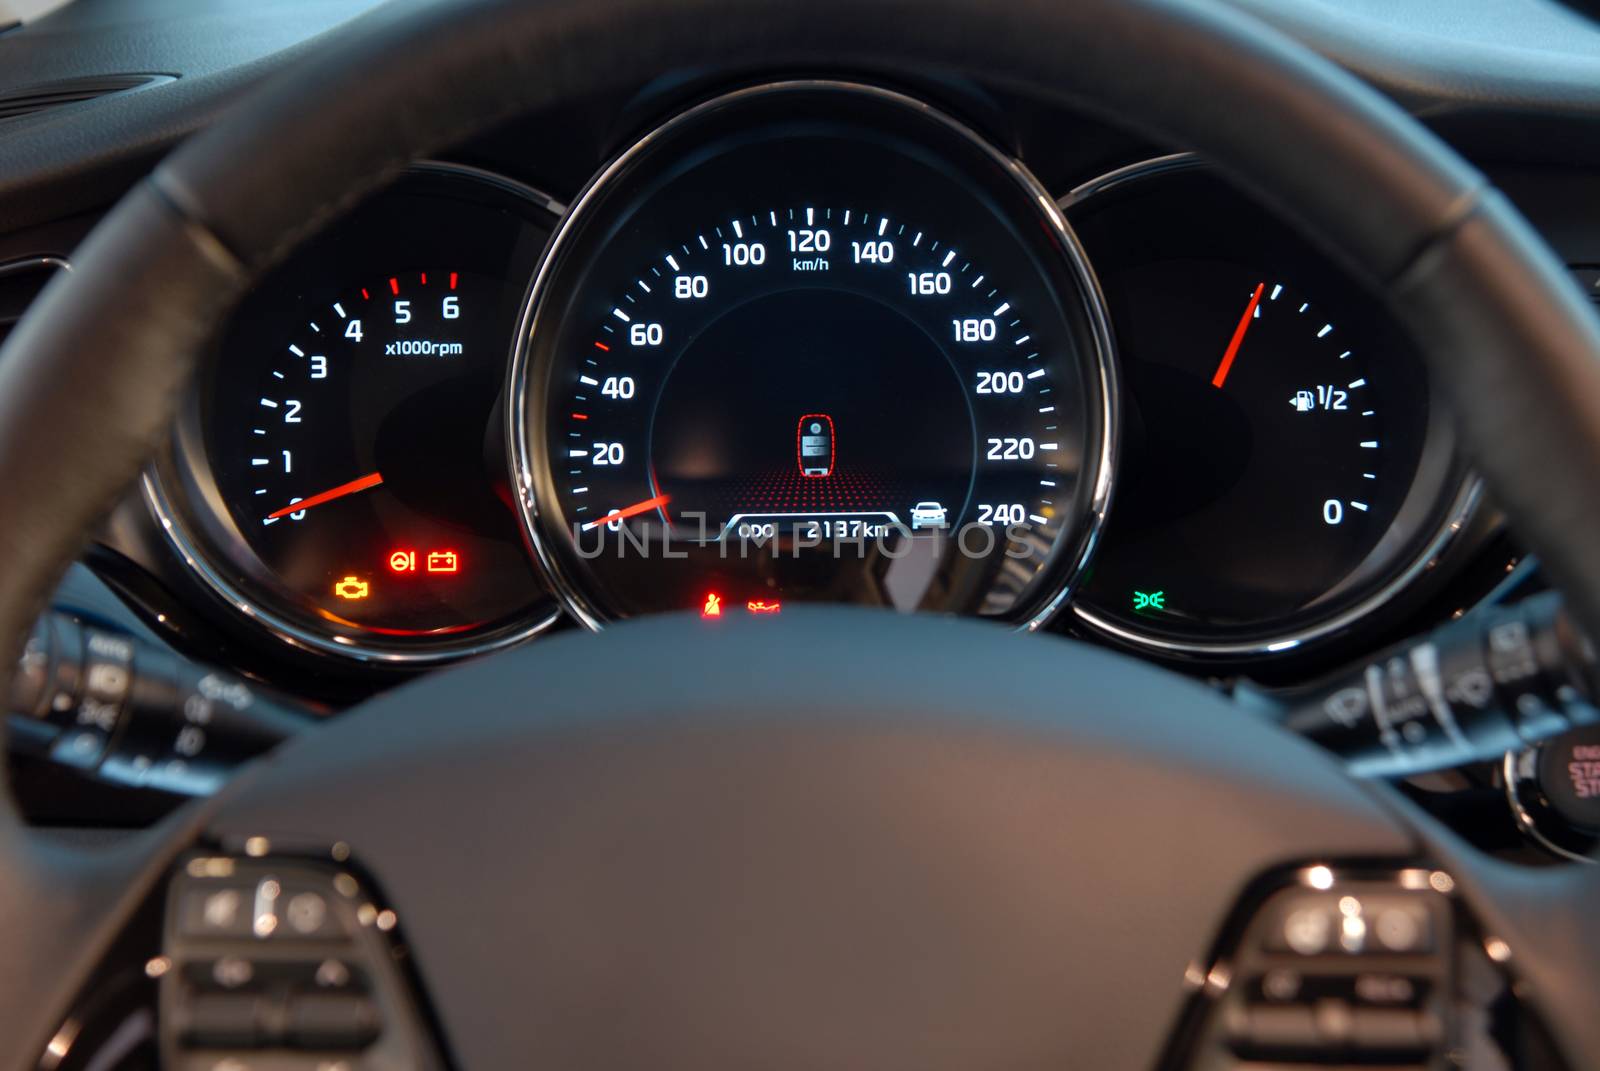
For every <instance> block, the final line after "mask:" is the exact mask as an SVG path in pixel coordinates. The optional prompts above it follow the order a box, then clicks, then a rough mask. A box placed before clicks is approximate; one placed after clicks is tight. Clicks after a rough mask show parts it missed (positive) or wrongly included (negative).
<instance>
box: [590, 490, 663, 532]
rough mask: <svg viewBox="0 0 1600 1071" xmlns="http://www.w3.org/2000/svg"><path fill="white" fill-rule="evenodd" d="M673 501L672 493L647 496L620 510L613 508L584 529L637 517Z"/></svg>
mask: <svg viewBox="0 0 1600 1071" xmlns="http://www.w3.org/2000/svg"><path fill="white" fill-rule="evenodd" d="M671 501H672V496H671V495H657V496H656V497H654V498H647V499H645V500H644V501H643V502H635V503H634V504H633V505H631V506H626V507H624V508H622V509H619V510H612V511H611V512H610V513H608V514H606V515H605V516H604V517H601V518H600V519H599V520H598V521H590V522H588V523H587V524H585V525H584V526H583V530H584V531H585V532H587V531H588V530H589V529H591V528H598V527H600V526H601V525H602V524H610V523H611V522H612V521H624V520H627V519H628V518H629V517H635V516H638V515H639V514H641V513H649V512H650V511H651V510H653V509H659V508H661V507H662V506H665V505H666V504H667V503H668V502H671Z"/></svg>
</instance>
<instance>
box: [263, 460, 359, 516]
mask: <svg viewBox="0 0 1600 1071" xmlns="http://www.w3.org/2000/svg"><path fill="white" fill-rule="evenodd" d="M382 482H383V476H382V474H380V473H376V472H369V473H367V474H366V475H365V476H363V477H361V478H360V479H359V480H351V481H350V482H349V483H341V484H340V485H339V486H338V487H330V488H328V489H327V490H326V491H323V492H322V493H321V494H315V495H312V496H311V497H310V498H302V499H301V500H300V501H298V502H291V503H290V504H289V505H287V506H285V507H283V508H282V509H280V510H277V511H275V512H273V513H269V514H267V520H269V521H275V520H277V519H278V518H279V517H287V516H288V515H289V514H291V513H299V512H300V511H301V510H304V509H310V508H311V507H312V506H320V505H322V504H323V503H326V502H332V501H333V500H334V499H336V498H343V497H344V496H345V495H353V494H355V493H356V492H357V491H365V490H366V489H367V488H369V487H376V486H378V485H379V484H380V483H382Z"/></svg>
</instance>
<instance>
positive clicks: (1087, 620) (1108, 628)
mask: <svg viewBox="0 0 1600 1071" xmlns="http://www.w3.org/2000/svg"><path fill="white" fill-rule="evenodd" d="M1207 168H1209V164H1208V163H1207V162H1206V161H1205V160H1204V159H1203V158H1202V157H1201V156H1200V155H1199V154H1198V153H1193V152H1179V153H1169V154H1167V155H1164V156H1156V157H1151V158H1150V159H1147V160H1140V161H1136V162H1134V163H1131V164H1126V165H1124V166H1122V167H1118V168H1116V169H1114V170H1111V171H1108V172H1106V173H1105V174H1103V175H1100V176H1098V177H1096V178H1093V179H1090V180H1089V181H1087V182H1084V183H1081V184H1080V185H1078V186H1076V187H1074V188H1073V189H1072V190H1070V191H1069V192H1068V193H1066V194H1065V195H1064V196H1063V197H1062V198H1061V199H1060V201H1059V202H1058V204H1059V206H1060V208H1061V210H1062V211H1063V212H1066V211H1068V210H1070V209H1071V208H1073V207H1075V206H1076V205H1079V204H1081V203H1083V202H1085V201H1087V200H1088V199H1089V198H1091V197H1093V196H1095V195H1097V194H1102V193H1105V192H1107V191H1109V190H1112V189H1115V188H1116V187H1118V186H1121V185H1123V184H1125V183H1127V182H1132V181H1135V180H1139V179H1144V178H1149V177H1151V176H1154V175H1160V174H1166V173H1170V172H1174V171H1187V170H1194V169H1207ZM1482 497H1483V481H1482V479H1481V478H1480V477H1478V476H1477V475H1476V474H1475V473H1471V472H1468V473H1467V474H1466V476H1465V477H1464V478H1463V480H1462V482H1461V486H1460V487H1459V488H1458V490H1457V491H1456V495H1455V497H1454V499H1453V500H1452V501H1451V504H1450V506H1449V508H1448V510H1447V512H1446V515H1445V518H1444V520H1443V522H1442V523H1441V524H1440V526H1439V528H1438V529H1437V530H1436V531H1435V532H1434V533H1433V536H1432V538H1431V539H1429V540H1428V542H1427V543H1426V544H1425V545H1424V546H1423V548H1422V550H1421V552H1420V553H1419V554H1417V555H1416V556H1415V557H1414V558H1413V559H1412V560H1411V561H1410V562H1409V563H1408V564H1407V565H1406V566H1405V568H1403V569H1401V570H1399V571H1398V572H1397V573H1396V574H1395V575H1394V576H1393V577H1392V578H1391V579H1390V580H1389V581H1388V582H1387V583H1385V584H1382V585H1380V586H1379V587H1378V588H1377V589H1376V590H1374V591H1373V592H1372V593H1371V594H1370V595H1368V596H1367V597H1366V598H1364V599H1361V600H1360V601H1358V602H1357V603H1355V604H1354V605H1352V606H1350V607H1348V608H1347V609H1345V610H1344V611H1342V612H1340V613H1337V614H1333V615H1331V616H1329V617H1327V618H1325V619H1323V620H1322V621H1319V622H1317V623H1316V624H1313V625H1307V626H1305V627H1304V628H1300V629H1295V630H1290V631H1285V632H1282V633H1278V634H1275V635H1268V636H1265V637H1262V638H1260V639H1255V640H1244V641H1235V642H1215V643H1208V642H1204V641H1199V640H1174V639H1167V638H1162V637H1157V636H1153V635H1149V634H1146V633H1143V632H1139V631H1137V630H1135V629H1130V628H1128V627H1126V626H1124V625H1120V624H1117V623H1115V622H1113V621H1111V620H1110V619H1109V618H1107V617H1106V616H1104V615H1103V614H1100V613H1098V612H1097V611H1095V610H1093V609H1092V608H1090V607H1087V606H1084V605H1083V604H1082V603H1076V602H1075V603H1073V606H1072V612H1073V615H1074V616H1075V617H1076V618H1077V619H1078V620H1079V621H1080V622H1082V623H1083V624H1084V625H1086V626H1088V627H1089V628H1090V629H1091V630H1093V631H1095V632H1098V633H1100V634H1102V635H1104V636H1106V637H1109V638H1111V639H1113V640H1116V641H1117V642H1120V643H1123V644H1127V645H1128V646H1131V647H1136V648H1141V649H1143V650H1146V651H1149V652H1153V653H1155V654H1158V655H1168V656H1173V655H1178V656H1198V657H1209V658H1253V657H1265V656H1269V655H1278V654H1283V653H1285V652H1288V651H1293V650H1297V649H1299V648H1301V647H1303V646H1305V645H1307V644H1310V643H1314V642H1316V641H1317V640H1322V639H1326V638H1329V637H1332V636H1334V635H1337V634H1338V633H1340V632H1343V631H1344V630H1346V629H1348V628H1350V627H1351V626H1353V625H1356V624H1359V623H1360V622H1362V621H1364V620H1366V619H1367V618H1368V617H1370V616H1372V615H1373V614H1375V613H1377V612H1378V611H1380V610H1382V609H1383V608H1384V607H1385V606H1387V605H1388V604H1389V603H1390V602H1392V601H1393V600H1394V599H1395V598H1397V597H1398V596H1399V595H1400V594H1401V593H1402V592H1404V591H1406V590H1407V589H1409V588H1410V587H1411V586H1412V585H1413V584H1414V583H1415V582H1416V581H1417V579H1418V578H1419V577H1420V576H1422V575H1423V574H1424V573H1426V572H1427V571H1428V570H1430V569H1432V568H1434V567H1435V566H1436V565H1437V564H1438V563H1439V561H1440V560H1441V559H1442V558H1443V557H1444V555H1445V553H1446V552H1447V551H1448V550H1449V549H1450V547H1451V546H1452V545H1454V543H1455V541H1456V537H1457V536H1458V535H1459V534H1460V533H1461V532H1462V531H1463V530H1464V529H1465V528H1466V527H1467V524H1468V522H1469V521H1470V520H1471V519H1472V518H1473V516H1474V515H1475V514H1476V513H1477V510H1478V506H1479V504H1480V502H1481V500H1482Z"/></svg>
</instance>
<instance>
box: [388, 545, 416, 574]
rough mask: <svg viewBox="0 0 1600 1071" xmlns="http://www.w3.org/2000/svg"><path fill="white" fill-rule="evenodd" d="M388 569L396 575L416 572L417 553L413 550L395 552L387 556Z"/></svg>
mask: <svg viewBox="0 0 1600 1071" xmlns="http://www.w3.org/2000/svg"><path fill="white" fill-rule="evenodd" d="M389 568H390V569H392V570H394V571H395V572H397V573H414V572H416V571H417V552H416V551H414V550H397V551H395V552H394V553H392V554H390V555H389Z"/></svg>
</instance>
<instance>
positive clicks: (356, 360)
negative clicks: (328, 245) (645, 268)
mask: <svg viewBox="0 0 1600 1071" xmlns="http://www.w3.org/2000/svg"><path fill="white" fill-rule="evenodd" d="M501 285H502V283H501V281H500V280H498V279H494V278H490V277H488V276H483V275H479V274H476V273H473V272H461V271H457V270H453V269H452V268H451V267H450V266H449V265H443V264H441V265H436V266H434V267H432V268H431V270H424V269H413V270H406V271H399V272H396V273H394V274H392V275H380V276H377V277H374V278H370V279H365V280H362V281H361V282H360V283H358V284H357V285H355V286H353V287H351V288H350V289H348V290H346V291H344V292H342V293H340V294H339V295H338V297H337V298H336V299H335V300H332V301H326V300H325V301H324V302H323V306H322V307H321V308H320V309H319V308H316V307H313V308H312V309H310V310H309V313H310V317H309V318H306V319H304V320H303V321H302V322H301V323H299V324H292V323H290V324H284V325H283V327H284V328H287V330H285V331H284V332H283V334H282V335H281V336H280V339H279V341H280V342H281V346H280V347H279V350H278V353H277V354H276V355H275V356H268V357H267V359H265V360H260V361H257V362H254V364H255V367H254V369H253V371H254V373H255V374H254V376H253V377H247V376H238V377H236V378H235V377H228V378H227V380H226V381H225V382H226V384H227V388H230V389H224V390H222V391H219V392H218V395H217V396H216V397H215V398H214V399H213V405H214V406H216V408H217V412H216V414H215V416H214V418H213V422H214V423H213V428H214V430H213V436H214V440H213V441H214V442H215V444H216V450H215V455H214V456H215V460H214V462H213V470H214V472H215V474H216V478H217V484H218V486H219V487H220V488H221V490H222V494H223V497H224V498H225V499H226V500H227V502H228V504H229V508H230V510H231V511H232V514H233V517H234V520H235V522H236V523H237V524H238V527H239V530H240V532H241V533H243V535H244V537H245V540H246V542H247V543H248V544H249V546H250V549H251V550H252V551H254V553H255V555H256V556H257V557H258V558H259V559H260V561H261V562H262V563H263V564H264V565H266V566H267V568H269V569H271V570H272V571H273V573H274V574H275V575H277V576H278V577H279V578H281V579H282V580H283V581H284V582H285V583H286V584H287V585H289V586H290V587H292V588H293V589H295V590H297V591H300V592H302V593H304V595H305V597H306V599H307V602H308V603H309V604H310V605H312V606H315V607H316V608H317V610H318V611H320V613H321V614H323V615H325V616H326V619H327V620H330V621H334V620H336V621H337V622H339V623H348V624H351V625H355V626H358V627H361V628H364V629H367V630H369V631H373V632H377V633H380V634H384V635H390V636H397V637H398V636H423V635H430V634H432V635H442V634H448V633H450V632H452V631H455V630H467V629H471V628H474V627H477V626H479V625H482V624H484V623H486V622H492V621H496V620H500V619H503V618H505V617H507V616H508V615H511V614H513V613H515V612H516V611H517V610H518V609H519V608H521V607H522V606H523V605H524V604H525V603H526V601H527V596H528V591H529V587H530V585H531V584H532V583H534V577H533V575H532V573H531V570H530V566H529V562H528V559H527V556H526V554H525V553H524V551H523V548H522V547H521V545H520V544H519V542H518V541H517V539H516V538H515V536H516V531H515V528H514V526H513V525H512V520H513V519H512V517H511V516H510V514H509V513H508V512H507V508H506V502H505V498H504V497H503V496H504V494H505V490H506V484H505V482H504V481H503V479H500V480H497V479H494V478H493V477H492V476H491V475H490V474H491V473H494V472H495V470H496V469H497V468H499V467H500V466H501V464H502V462H501V460H500V457H499V456H498V455H497V453H496V448H497V447H499V445H500V441H499V439H498V437H497V436H493V435H491V434H490V433H489V432H490V429H491V427H492V425H493V423H494V421H493V418H494V417H495V416H496V415H498V414H497V410H496V405H497V402H498V399H499V396H500V390H501V384H502V379H503V376H504V368H505V354H506V351H505V350H504V349H503V346H504V344H505V335H504V324H503V322H502V319H501V317H500V316H499V315H498V312H499V310H498V304H499V291H500V288H501ZM263 348H265V347H263ZM269 353H270V351H269ZM497 492H498V493H497Z"/></svg>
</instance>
